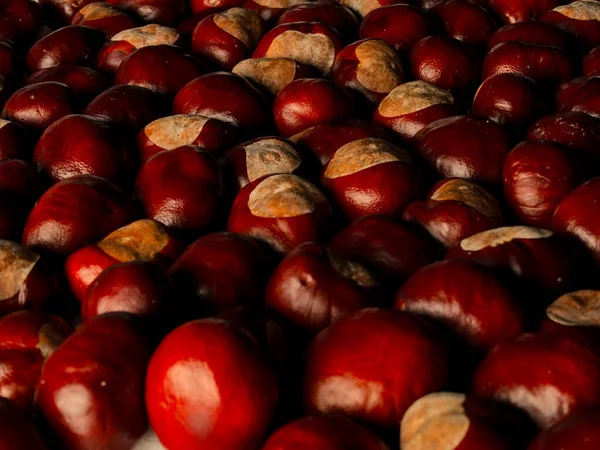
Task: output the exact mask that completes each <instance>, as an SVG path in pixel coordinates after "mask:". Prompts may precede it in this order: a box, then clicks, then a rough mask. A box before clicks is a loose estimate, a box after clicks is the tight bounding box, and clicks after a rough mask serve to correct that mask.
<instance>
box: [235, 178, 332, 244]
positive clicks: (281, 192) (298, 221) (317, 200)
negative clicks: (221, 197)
mask: <svg viewBox="0 0 600 450" xmlns="http://www.w3.org/2000/svg"><path fill="white" fill-rule="evenodd" d="M330 222H331V207H330V205H329V202H328V201H327V198H326V197H325V196H324V195H323V193H322V192H321V191H319V189H318V188H317V187H316V186H314V185H313V184H311V183H309V182H308V181H306V180H304V179H303V178H300V177H298V176H296V175H292V174H279V175H271V176H269V177H263V178H260V179H258V180H256V181H253V182H252V183H250V184H248V185H246V186H245V187H244V188H243V189H242V190H241V191H240V192H239V194H238V195H237V197H236V199H235V202H234V204H233V206H232V208H231V212H230V214H229V221H228V223H227V230H228V231H231V232H234V233H239V234H243V235H247V236H251V237H254V238H256V239H259V240H261V241H264V242H266V243H267V244H268V245H269V246H271V247H272V248H274V249H275V250H277V251H280V252H289V251H290V250H292V249H293V248H294V247H296V246H297V245H299V244H302V243H304V242H309V241H316V242H321V241H323V239H324V238H326V237H327V236H328V234H329V227H330V225H331V223H330Z"/></svg>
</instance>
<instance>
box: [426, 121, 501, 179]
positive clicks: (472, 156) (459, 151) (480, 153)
mask: <svg viewBox="0 0 600 450" xmlns="http://www.w3.org/2000/svg"><path fill="white" fill-rule="evenodd" d="M416 139H417V141H418V143H419V144H418V150H419V154H420V155H421V156H422V157H423V158H424V159H425V161H427V163H428V164H429V166H430V167H431V168H432V169H433V170H434V171H435V172H437V173H438V174H439V175H440V176H442V177H445V178H452V177H456V178H464V179H467V180H471V181H474V182H478V183H482V184H487V185H499V184H501V183H502V166H503V164H504V160H505V159H506V155H507V153H508V151H509V149H510V146H509V140H508V136H507V134H506V132H505V131H504V130H503V129H502V127H501V126H500V125H498V124H496V123H495V122H492V121H491V120H488V119H482V118H478V117H472V116H454V117H448V118H446V119H441V120H437V121H435V122H433V123H431V124H430V125H429V126H427V127H426V128H424V129H422V130H421V132H420V133H419V134H418V135H417V137H416Z"/></svg>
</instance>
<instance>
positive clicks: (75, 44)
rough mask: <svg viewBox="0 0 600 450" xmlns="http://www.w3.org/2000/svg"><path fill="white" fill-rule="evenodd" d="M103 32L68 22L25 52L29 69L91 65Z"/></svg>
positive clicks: (98, 48)
mask: <svg viewBox="0 0 600 450" xmlns="http://www.w3.org/2000/svg"><path fill="white" fill-rule="evenodd" d="M106 39H107V35H106V33H104V31H101V30H97V29H94V28H89V27H84V26H81V25H69V26H67V27H63V28H60V29H58V30H56V31H53V32H52V33H50V34H48V35H47V36H44V37H43V38H42V39H40V40H39V41H37V42H36V43H35V44H33V46H32V47H31V48H30V49H29V51H28V52H27V67H29V70H30V71H31V72H36V71H38V70H41V69H48V68H49V67H56V66H92V67H93V66H94V65H95V64H96V56H97V54H98V51H99V50H100V47H102V45H103V44H104V42H105V41H106Z"/></svg>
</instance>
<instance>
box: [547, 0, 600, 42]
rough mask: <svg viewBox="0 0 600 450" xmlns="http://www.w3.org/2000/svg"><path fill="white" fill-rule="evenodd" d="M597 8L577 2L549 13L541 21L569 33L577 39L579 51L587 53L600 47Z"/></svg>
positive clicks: (585, 0)
mask: <svg viewBox="0 0 600 450" xmlns="http://www.w3.org/2000/svg"><path fill="white" fill-rule="evenodd" d="M595 6H596V5H595V4H594V2H589V1H587V0H583V1H581V0H580V1H575V2H573V3H571V4H568V5H561V6H558V7H556V8H554V9H553V10H552V11H548V12H547V13H546V14H544V15H543V16H542V17H541V18H540V20H542V21H543V22H545V23H548V24H550V25H553V26H555V27H557V28H561V29H562V30H564V31H565V32H567V33H568V34H569V35H571V36H572V37H573V38H574V39H575V41H576V43H577V45H578V47H579V51H581V50H583V52H584V53H585V51H587V50H589V49H592V48H594V47H596V46H598V45H600V26H599V25H598V18H599V17H600V14H599V11H598V9H597V7H595Z"/></svg>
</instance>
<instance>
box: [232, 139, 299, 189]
mask: <svg viewBox="0 0 600 450" xmlns="http://www.w3.org/2000/svg"><path fill="white" fill-rule="evenodd" d="M244 150H246V172H247V174H248V179H249V180H250V181H254V180H258V179H259V178H261V177H264V176H265V175H273V174H278V173H292V172H293V171H294V170H296V169H297V168H298V167H299V166H300V163H301V162H302V160H301V158H300V155H299V154H298V152H297V151H296V150H295V149H294V147H292V146H291V145H290V144H288V143H287V142H285V141H283V140H281V139H277V138H273V139H261V140H259V141H257V142H253V143H251V144H248V145H245V146H244Z"/></svg>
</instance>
